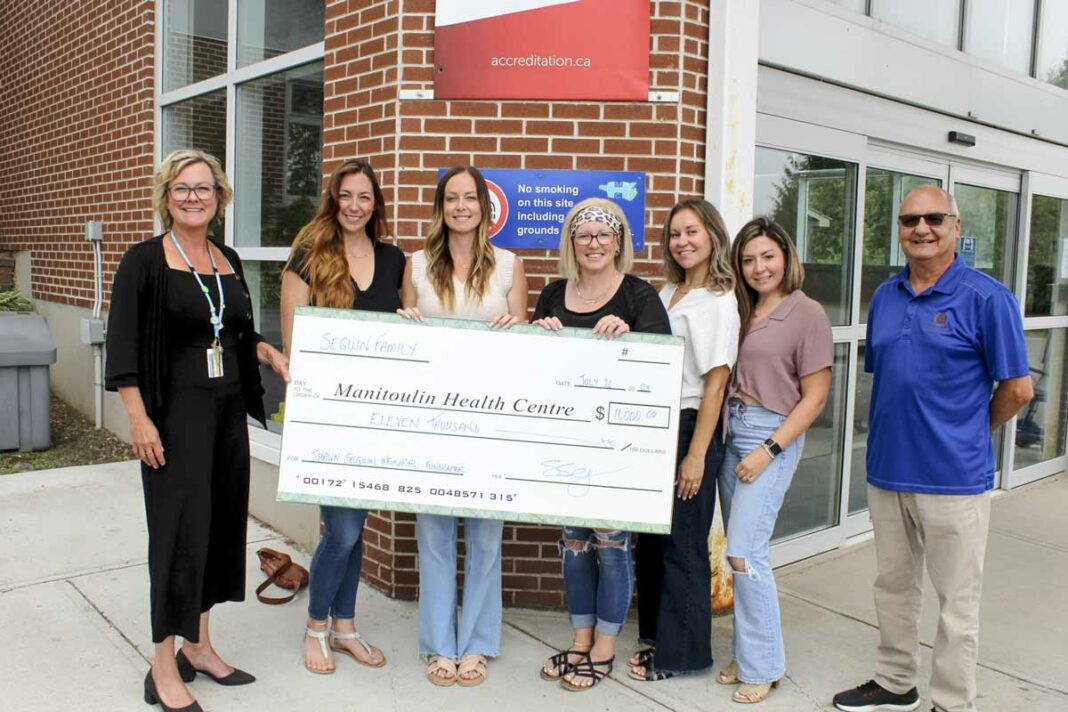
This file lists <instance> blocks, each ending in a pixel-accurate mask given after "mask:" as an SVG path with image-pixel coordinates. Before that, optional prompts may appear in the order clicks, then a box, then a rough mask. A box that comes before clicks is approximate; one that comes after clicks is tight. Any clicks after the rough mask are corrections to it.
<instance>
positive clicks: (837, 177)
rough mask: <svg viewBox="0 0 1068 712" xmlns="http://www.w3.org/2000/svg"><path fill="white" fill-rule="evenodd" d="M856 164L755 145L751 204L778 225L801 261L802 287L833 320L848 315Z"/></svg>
mask: <svg viewBox="0 0 1068 712" xmlns="http://www.w3.org/2000/svg"><path fill="white" fill-rule="evenodd" d="M856 184H857V166H856V164H855V163H846V162H844V161H839V160H837V159H833V158H824V157H822V156H812V155H807V154H803V153H790V152H788V151H780V150H776V149H772V148H764V147H757V153H756V190H755V192H754V196H753V206H754V210H755V213H756V214H757V215H767V216H768V217H770V218H771V219H772V220H774V221H775V222H777V223H779V224H780V225H782V226H783V227H784V228H785V229H786V231H787V232H788V233H790V235H791V237H793V239H794V244H796V245H797V253H798V255H799V256H800V258H801V263H802V264H803V265H804V266H805V285H804V290H805V293H806V294H808V295H809V296H810V297H812V298H813V299H815V300H817V301H819V302H820V303H821V304H823V306H824V307H825V308H826V309H827V314H828V316H829V317H830V319H831V323H832V324H834V325H840V324H846V323H848V321H849V305H850V299H849V297H850V282H851V279H850V275H851V274H852V269H851V268H852V262H853V257H852V255H853V249H852V248H853V232H854V215H855V214H856V213H855V212H854V210H855V208H854V206H855V204H856Z"/></svg>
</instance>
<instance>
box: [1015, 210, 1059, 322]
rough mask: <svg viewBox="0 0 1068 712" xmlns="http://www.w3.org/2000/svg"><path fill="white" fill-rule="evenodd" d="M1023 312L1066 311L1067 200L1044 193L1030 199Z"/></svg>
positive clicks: (1035, 313)
mask: <svg viewBox="0 0 1068 712" xmlns="http://www.w3.org/2000/svg"><path fill="white" fill-rule="evenodd" d="M1024 313H1025V314H1026V315H1027V316H1061V315H1064V314H1068V200H1061V199H1059V198H1048V197H1046V196H1044V195H1036V196H1034V197H1033V198H1032V199H1031V241H1030V245H1029V246H1028V248H1027V297H1026V299H1025V303H1024Z"/></svg>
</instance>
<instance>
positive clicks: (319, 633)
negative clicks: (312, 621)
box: [304, 627, 337, 675]
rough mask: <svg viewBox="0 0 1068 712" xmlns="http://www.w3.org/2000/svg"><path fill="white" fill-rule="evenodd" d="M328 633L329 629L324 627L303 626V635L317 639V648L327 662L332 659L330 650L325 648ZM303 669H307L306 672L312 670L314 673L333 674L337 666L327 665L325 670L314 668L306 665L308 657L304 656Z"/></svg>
mask: <svg viewBox="0 0 1068 712" xmlns="http://www.w3.org/2000/svg"><path fill="white" fill-rule="evenodd" d="M328 635H330V631H329V630H328V629H326V628H323V629H322V630H315V629H314V628H308V627H305V628H304V637H305V638H315V639H316V640H318V641H319V650H321V651H322V653H323V660H325V661H326V662H327V663H329V662H331V660H332V656H331V655H330V651H329V650H327V648H326V637H327V636H328ZM304 669H305V670H307V671H308V672H313V673H315V674H316V675H333V674H334V671H335V670H336V669H337V668H336V667H329V668H327V669H326V670H316V669H315V668H313V667H311V666H310V665H308V658H307V656H305V657H304Z"/></svg>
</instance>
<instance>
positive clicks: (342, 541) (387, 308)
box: [281, 159, 404, 675]
mask: <svg viewBox="0 0 1068 712" xmlns="http://www.w3.org/2000/svg"><path fill="white" fill-rule="evenodd" d="M388 236H389V226H388V225H387V224H386V205H385V201H384V200H383V198H382V189H381V188H380V187H379V185H378V179H377V178H376V177H375V172H374V170H372V168H371V166H370V165H369V164H368V163H366V162H364V161H361V160H358V159H350V160H347V161H345V162H343V163H342V164H341V165H340V166H338V167H337V168H336V169H334V172H333V173H331V174H330V177H329V178H328V179H327V181H326V188H325V189H324V190H323V193H322V196H321V197H320V200H319V208H318V210H316V212H315V215H314V216H313V217H312V219H311V220H310V221H309V222H308V224H307V225H305V226H304V227H302V228H301V229H300V232H298V233H297V237H296V239H294V240H293V249H292V254H291V255H290V257H289V262H288V263H287V264H286V269H285V272H283V273H282V304H281V317H282V342H283V345H284V347H285V350H286V353H287V354H288V353H289V352H290V349H291V348H292V346H293V344H292V334H293V314H294V311H295V309H296V307H297V306H305V305H309V304H311V305H315V306H319V307H333V308H334V309H363V310H365V311H381V312H394V311H396V310H397V309H398V308H399V307H400V303H401V300H400V286H401V275H402V274H403V273H404V253H403V252H401V251H400V248H398V247H396V246H395V245H391V244H389V243H388V242H386V239H387V238H388ZM319 512H320V515H321V517H322V523H323V528H322V530H323V533H322V536H321V538H320V539H319V545H318V546H317V547H316V548H315V554H314V555H313V556H312V561H311V573H310V577H309V581H308V620H307V623H306V624H305V631H304V667H305V668H307V669H308V671H309V672H313V673H316V674H318V675H329V674H330V673H332V672H334V669H335V662H334V653H335V652H337V653H340V654H342V655H347V656H349V657H351V658H352V659H353V660H355V661H356V662H358V663H360V664H361V665H365V666H367V667H373V668H377V667H382V666H383V665H385V664H386V657H385V655H383V654H382V651H381V650H379V649H378V648H376V647H375V646H373V645H371V644H369V643H367V642H366V641H365V640H364V639H363V638H362V637H361V635H360V634H359V633H357V632H356V618H355V617H356V589H357V587H358V586H359V583H360V570H361V568H362V567H363V525H364V522H365V521H366V520H367V510H365V509H352V508H349V507H331V506H326V505H323V506H321V507H319ZM327 640H329V645H327Z"/></svg>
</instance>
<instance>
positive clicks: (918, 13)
mask: <svg viewBox="0 0 1068 712" xmlns="http://www.w3.org/2000/svg"><path fill="white" fill-rule="evenodd" d="M960 13H961V0H938V2H931V0H872V2H871V16H872V17H874V18H875V19H876V20H883V21H884V22H888V23H890V24H891V25H897V26H898V27H900V28H902V29H904V30H908V31H909V32H912V33H915V34H917V35H919V36H921V37H926V38H927V39H929V40H933V41H934V42H937V43H938V44H941V45H946V46H948V47H953V48H957V47H959V46H960Z"/></svg>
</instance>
